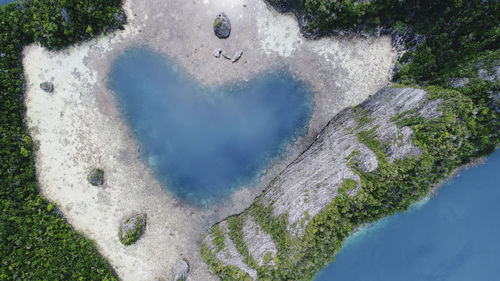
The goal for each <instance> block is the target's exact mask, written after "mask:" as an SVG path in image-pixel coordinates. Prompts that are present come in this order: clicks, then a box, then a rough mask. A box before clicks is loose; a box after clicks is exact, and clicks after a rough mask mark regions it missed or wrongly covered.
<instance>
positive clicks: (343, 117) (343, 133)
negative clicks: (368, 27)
mask: <svg viewBox="0 0 500 281" xmlns="http://www.w3.org/2000/svg"><path fill="white" fill-rule="evenodd" d="M440 102H441V101H440V100H439V99H438V100H428V94H427V93H426V92H425V91H424V90H421V89H411V88H384V89H382V90H381V91H379V92H378V93H376V94H375V95H373V96H371V97H370V98H369V99H368V100H366V101H365V102H363V103H362V104H361V105H359V106H356V107H354V108H348V109H345V110H344V111H342V112H341V113H339V114H338V115H337V116H335V117H334V118H333V119H332V120H331V121H330V122H329V123H328V124H327V126H326V127H325V128H324V129H323V130H322V132H321V133H320V134H319V135H318V136H317V139H316V141H315V142H314V143H313V144H312V145H311V146H310V147H309V148H308V149H307V150H306V151H305V152H303V153H302V154H301V155H300V156H299V157H298V158H297V159H295V160H294V161H293V162H292V163H291V164H290V165H288V166H287V168H286V169H284V170H283V171H282V172H281V173H280V174H279V175H278V176H277V177H276V178H274V179H273V180H272V182H271V183H270V184H269V186H268V187H267V188H266V189H265V190H264V192H263V193H262V194H261V196H259V197H258V198H257V199H256V200H255V202H254V204H253V205H252V206H251V207H250V208H249V209H247V210H246V211H244V212H243V213H242V214H240V215H238V216H240V217H242V219H241V221H243V226H242V227H241V233H242V234H241V235H240V236H241V240H242V241H243V242H241V241H239V240H240V239H237V240H233V239H232V238H231V234H233V238H234V237H235V233H231V231H230V228H228V223H230V220H231V218H229V219H228V220H225V221H222V222H221V223H220V224H218V226H217V227H218V228H219V230H220V231H218V232H216V231H214V230H211V231H209V232H208V233H207V234H206V236H205V238H204V242H203V243H204V245H206V246H208V248H209V249H210V251H211V253H212V254H213V256H215V257H216V258H217V260H218V261H217V262H218V264H219V266H220V265H223V266H229V267H232V268H234V267H236V268H239V269H240V270H241V272H244V273H246V274H247V277H248V278H251V279H252V280H257V279H259V278H258V276H257V272H259V269H262V268H265V267H267V266H269V265H271V266H274V263H275V256H276V255H277V252H278V251H279V247H280V246H279V245H280V244H283V241H275V240H274V239H273V236H272V235H270V233H269V231H270V229H269V228H267V229H266V227H265V226H264V225H262V220H260V221H259V219H258V218H257V217H255V214H257V213H259V212H261V213H262V212H265V211H264V210H268V211H269V212H270V217H269V218H267V220H276V221H279V222H280V223H279V224H283V223H285V228H284V229H283V232H286V233H285V234H280V233H277V234H275V235H279V236H280V237H286V238H285V239H286V241H291V243H293V241H301V240H302V237H303V236H304V231H305V229H306V227H307V225H308V224H309V223H310V222H311V221H312V219H313V218H314V217H315V216H317V215H318V214H319V213H320V212H322V211H323V210H325V208H326V207H327V206H328V205H329V204H330V203H331V202H332V201H333V200H334V199H335V198H336V197H338V196H354V195H355V194H357V192H358V191H359V190H360V189H361V188H362V186H361V183H360V173H359V171H361V172H371V171H374V170H375V169H377V167H378V166H379V165H381V161H385V162H387V163H393V162H394V161H396V160H401V159H405V158H407V157H411V156H417V155H420V154H421V153H422V151H421V149H420V148H419V147H417V146H416V145H414V144H413V143H412V139H413V135H414V132H413V130H412V129H411V128H409V127H407V126H401V124H398V123H397V121H398V120H399V119H400V118H401V117H403V116H407V117H408V116H415V117H418V118H427V119H428V118H437V117H440V115H441V113H440V111H439V110H438V107H439V104H440ZM370 138H372V139H370ZM375 141H376V142H380V143H381V144H382V146H383V147H384V150H383V151H378V150H376V149H374V146H373V145H372V144H371V143H370V142H375ZM381 154H383V155H381ZM385 162H384V163H385ZM353 163H356V164H355V165H354V164H353ZM357 169H359V170H357ZM255 210H258V211H257V212H256V211H255ZM216 233H219V234H218V235H219V240H223V243H222V244H219V247H218V246H217V245H215V244H214V242H213V241H215V240H217V237H216V236H217V235H216ZM274 237H276V236H274ZM238 243H239V244H238ZM242 243H243V244H244V245H241V244H242ZM286 243H288V242H286ZM220 245H222V246H220ZM221 247H222V248H221ZM242 249H243V250H242ZM244 249H247V250H244ZM300 255H301V253H300V249H299V248H297V247H291V248H290V253H289V257H290V259H292V260H293V259H295V258H292V257H295V256H296V257H300ZM281 258H282V256H281ZM205 260H207V259H205Z"/></svg>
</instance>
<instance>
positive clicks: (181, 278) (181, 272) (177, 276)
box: [172, 260, 189, 281]
mask: <svg viewBox="0 0 500 281" xmlns="http://www.w3.org/2000/svg"><path fill="white" fill-rule="evenodd" d="M188 273H189V264H188V263H187V262H186V261H185V260H178V261H177V262H176V263H175V264H174V267H173V268H172V274H173V276H174V281H185V280H187V277H188Z"/></svg>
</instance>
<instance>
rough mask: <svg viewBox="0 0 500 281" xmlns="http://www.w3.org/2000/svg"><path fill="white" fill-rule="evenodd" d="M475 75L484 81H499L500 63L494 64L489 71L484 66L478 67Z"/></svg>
mask: <svg viewBox="0 0 500 281" xmlns="http://www.w3.org/2000/svg"><path fill="white" fill-rule="evenodd" d="M477 76H478V77H479V78H481V79H482V80H485V81H491V82H495V81H500V64H499V65H496V66H495V67H494V68H493V71H491V72H490V71H488V70H486V69H484V68H480V69H479V70H478V71H477Z"/></svg>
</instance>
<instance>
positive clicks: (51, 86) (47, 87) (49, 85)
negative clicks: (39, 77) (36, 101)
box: [40, 81, 54, 93]
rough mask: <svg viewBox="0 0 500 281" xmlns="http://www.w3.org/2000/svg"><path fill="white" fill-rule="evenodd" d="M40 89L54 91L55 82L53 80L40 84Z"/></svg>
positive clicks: (48, 91)
mask: <svg viewBox="0 0 500 281" xmlns="http://www.w3.org/2000/svg"><path fill="white" fill-rule="evenodd" d="M40 89H42V90H44V91H45V92H47V93H52V92H53V91H54V84H52V82H48V81H47V82H43V83H41V84H40Z"/></svg>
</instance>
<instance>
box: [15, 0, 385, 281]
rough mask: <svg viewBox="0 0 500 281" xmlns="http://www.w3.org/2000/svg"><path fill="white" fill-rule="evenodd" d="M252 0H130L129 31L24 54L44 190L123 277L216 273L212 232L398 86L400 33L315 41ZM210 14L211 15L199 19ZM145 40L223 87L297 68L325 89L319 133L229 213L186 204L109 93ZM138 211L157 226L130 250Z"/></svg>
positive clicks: (300, 143)
mask: <svg viewBox="0 0 500 281" xmlns="http://www.w3.org/2000/svg"><path fill="white" fill-rule="evenodd" d="M240 2H241V3H240ZM245 4H246V5H247V7H244V6H243V1H239V2H237V3H236V2H231V4H228V3H224V1H223V2H220V3H213V4H211V3H210V2H209V1H204V2H203V3H199V4H197V5H206V6H202V7H201V8H200V7H197V6H196V5H194V4H192V3H183V2H174V1H168V2H165V3H164V2H162V1H155V3H140V2H137V3H134V2H133V1H130V2H128V1H127V2H126V3H125V4H124V9H125V10H126V12H127V15H128V20H129V23H128V24H127V25H126V27H125V30H124V31H117V32H115V33H113V34H110V35H108V36H101V37H99V38H97V39H95V40H92V41H89V42H85V43H82V44H79V45H76V46H72V47H70V48H68V49H66V50H64V51H61V52H58V53H53V52H48V51H46V50H43V49H42V48H41V47H39V46H29V47H27V48H25V50H24V59H23V64H24V71H25V75H26V81H27V89H26V105H27V124H28V127H29V130H30V132H31V135H32V137H33V139H34V140H35V142H37V143H38V150H37V151H36V168H37V176H38V180H39V185H40V189H41V192H42V194H43V195H44V197H46V198H47V199H49V200H50V201H52V202H55V203H57V205H58V207H59V208H60V210H61V211H62V213H63V214H64V216H65V218H66V219H67V220H68V222H69V223H70V224H71V225H72V226H73V227H74V228H75V229H77V230H78V231H80V232H82V233H83V234H84V235H85V236H87V237H89V238H91V239H92V240H94V241H95V242H96V244H97V246H98V249H99V251H100V253H101V254H102V255H103V256H104V257H105V258H106V259H107V260H108V261H109V262H110V264H111V265H112V266H113V268H114V269H115V271H116V272H117V274H118V276H119V277H120V278H121V279H123V280H151V279H153V278H158V277H167V276H168V275H169V273H170V269H171V268H172V266H173V265H174V263H175V261H176V260H177V259H181V258H186V259H188V260H189V262H190V265H191V272H190V277H189V280H216V278H215V277H213V276H212V275H211V273H209V271H208V269H207V267H206V265H205V264H204V263H203V262H202V261H201V258H200V257H199V251H198V250H199V245H200V243H201V239H202V236H203V233H204V231H205V230H206V229H208V228H209V227H210V226H211V225H212V224H213V223H215V222H217V221H219V220H221V219H223V218H225V217H227V216H229V215H231V214H235V213H238V212H240V211H242V210H243V209H245V208H246V207H248V206H249V205H250V203H251V202H252V201H253V199H254V197H255V196H256V195H257V194H259V193H260V191H261V190H262V189H263V188H264V187H265V186H266V184H267V183H268V182H269V181H270V179H272V178H273V177H274V176H275V175H276V174H277V173H278V172H279V171H281V170H282V169H283V168H284V167H285V166H286V165H287V164H288V163H289V162H290V160H292V159H294V158H295V157H296V156H297V155H298V154H299V153H301V152H302V151H303V150H304V149H305V148H306V147H307V146H308V145H309V144H310V143H311V142H312V140H314V139H315V137H316V135H317V134H318V132H319V131H320V130H321V129H322V128H323V126H324V125H325V124H326V122H327V121H328V120H329V119H330V118H331V117H332V116H334V115H335V114H336V113H338V112H339V111H340V110H342V109H343V108H345V107H347V106H352V105H355V104H357V103H359V102H361V101H362V100H364V99H365V98H366V97H368V96H369V95H370V94H372V93H374V92H375V91H376V90H377V89H378V88H380V87H382V86H384V85H385V84H386V83H387V81H388V78H389V71H390V69H391V67H392V64H391V62H392V57H393V56H394V52H393V51H392V49H391V42H390V38H388V37H380V38H369V39H362V38H357V37H349V38H348V37H343V38H336V37H332V38H326V39H320V40H317V41H306V40H305V39H304V38H302V37H301V35H300V32H299V29H298V25H297V22H296V20H295V18H293V17H291V16H290V15H281V14H278V12H276V11H274V10H272V8H271V7H269V6H267V5H266V4H264V3H263V2H261V1H251V2H250V3H246V2H245ZM132 7H133V8H132ZM200 9H203V13H202V15H199V16H197V17H194V15H196V14H197V12H199V10H200ZM221 9H223V10H225V11H226V12H227V13H228V15H229V16H230V17H232V18H233V20H232V21H233V23H234V24H233V34H232V35H231V37H230V39H228V40H218V39H216V38H215V36H214V35H213V32H212V30H211V29H212V25H211V22H212V17H213V16H214V15H215V14H216V13H217V12H218V11H219V10H221ZM244 9H248V11H245V10H244ZM250 9H253V10H250ZM163 12H168V13H169V14H168V15H165V14H164V13H163ZM134 15H139V16H134ZM179 15H182V17H180V16H179ZM191 21H193V23H192V24H187V23H186V22H191ZM165 26H168V27H171V28H169V29H165ZM280 36H282V37H280ZM136 45H147V46H148V47H151V48H153V49H154V50H156V51H158V52H160V53H162V54H164V55H166V56H169V57H171V58H174V59H175V60H176V61H177V62H178V63H179V64H180V65H181V66H182V67H183V68H185V69H186V71H187V72H188V73H190V74H191V75H193V76H194V77H195V78H196V79H197V80H199V81H201V82H204V83H208V84H214V85H220V84H223V83H225V82H228V81H233V80H236V79H237V80H246V79H248V77H251V76H252V75H254V74H256V73H258V72H260V71H262V70H265V69H269V68H273V67H275V66H285V67H287V68H288V69H289V71H290V72H291V73H292V74H293V75H296V76H297V77H298V78H299V79H302V80H304V81H306V82H307V83H309V84H310V85H311V87H312V90H313V92H314V93H315V94H314V100H315V103H316V108H315V110H314V113H313V117H312V118H311V121H310V123H309V132H308V134H307V135H306V136H304V137H302V138H299V139H298V140H297V142H296V143H295V144H294V145H293V146H292V147H289V148H288V149H287V152H286V154H285V155H284V156H283V157H282V159H276V160H275V161H273V163H272V169H270V170H269V171H268V172H267V173H266V174H265V175H264V176H263V177H262V178H261V179H260V180H258V181H257V182H255V183H253V184H250V186H248V187H245V188H242V189H241V190H239V191H238V192H236V193H235V194H234V195H233V196H232V198H231V199H229V200H227V201H225V202H223V203H222V204H220V205H219V206H218V207H217V208H211V209H207V210H200V209H197V208H194V207H192V206H189V205H186V204H183V203H182V202H181V201H180V200H178V199H177V198H176V197H175V196H173V195H172V194H171V193H170V192H167V191H165V190H164V188H163V187H162V185H161V183H159V181H158V180H157V179H156V178H155V177H154V175H153V173H152V171H151V169H150V168H149V167H148V166H147V165H146V164H145V163H144V161H143V159H142V157H141V154H140V151H139V150H138V148H139V146H138V144H137V142H136V140H135V138H134V134H133V132H131V130H130V128H129V127H128V125H127V124H126V122H125V121H124V120H123V118H122V117H121V114H120V111H119V108H118V105H117V103H116V100H115V98H114V96H113V94H112V93H111V92H110V91H109V90H108V89H107V83H106V82H107V72H108V71H109V66H110V64H111V63H112V61H113V59H114V58H115V57H116V56H117V55H118V54H120V53H121V52H122V51H123V50H125V49H126V48H128V47H131V46H136ZM218 47H224V48H225V49H228V50H236V49H244V51H245V53H244V54H243V57H242V59H241V60H240V62H238V63H236V64H228V63H227V62H226V61H222V60H216V59H214V58H213V57H212V54H211V53H212V51H213V49H215V48H218ZM188 48H191V50H187V49H188ZM221 73H223V74H224V75H220V74H221ZM46 80H50V81H52V82H53V83H54V85H55V91H54V93H52V94H47V93H44V92H43V91H41V90H40V89H39V86H38V85H39V84H40V83H41V82H43V81H46ZM94 166H100V167H103V168H104V170H105V172H106V183H105V185H104V187H102V188H95V187H91V186H90V185H89V184H88V183H87V181H86V174H87V172H88V171H89V170H90V169H91V168H93V167H94ZM135 212H144V213H147V215H148V225H147V229H146V231H145V233H144V236H143V237H142V238H141V239H140V240H139V241H138V242H137V243H136V244H134V245H132V246H129V247H124V246H123V245H121V244H120V242H119V241H118V237H117V230H118V225H119V221H120V220H121V219H122V218H123V217H125V216H127V215H129V214H132V213H135ZM209 276H211V277H209Z"/></svg>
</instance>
